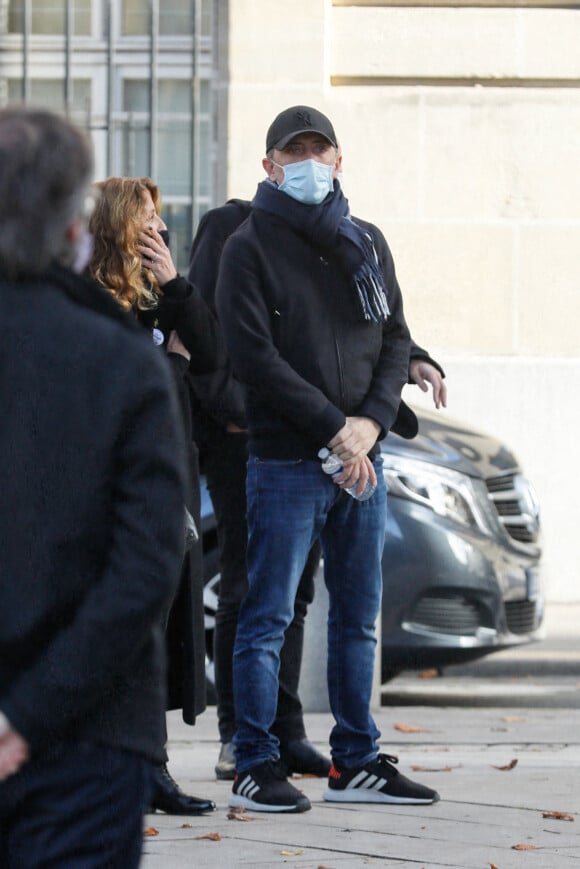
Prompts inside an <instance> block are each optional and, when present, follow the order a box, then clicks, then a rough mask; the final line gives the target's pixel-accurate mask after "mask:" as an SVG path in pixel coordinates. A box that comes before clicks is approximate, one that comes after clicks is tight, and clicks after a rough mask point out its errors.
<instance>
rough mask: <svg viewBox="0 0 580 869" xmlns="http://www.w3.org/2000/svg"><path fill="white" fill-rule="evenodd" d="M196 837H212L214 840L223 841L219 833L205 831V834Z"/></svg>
mask: <svg viewBox="0 0 580 869" xmlns="http://www.w3.org/2000/svg"><path fill="white" fill-rule="evenodd" d="M195 838H196V839H211V841H212V842H221V840H222V837H221V836H220V834H219V833H204V834H203V836H196V837H195Z"/></svg>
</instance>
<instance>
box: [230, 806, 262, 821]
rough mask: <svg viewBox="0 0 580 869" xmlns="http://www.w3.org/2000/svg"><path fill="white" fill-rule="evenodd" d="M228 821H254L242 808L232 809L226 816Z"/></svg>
mask: <svg viewBox="0 0 580 869" xmlns="http://www.w3.org/2000/svg"><path fill="white" fill-rule="evenodd" d="M226 818H227V819H228V821H255V820H256V819H255V818H253V817H252V816H251V815H248V814H247V813H246V810H245V808H244V807H243V806H235V807H234V808H233V809H230V810H229V812H228V813H227V815H226Z"/></svg>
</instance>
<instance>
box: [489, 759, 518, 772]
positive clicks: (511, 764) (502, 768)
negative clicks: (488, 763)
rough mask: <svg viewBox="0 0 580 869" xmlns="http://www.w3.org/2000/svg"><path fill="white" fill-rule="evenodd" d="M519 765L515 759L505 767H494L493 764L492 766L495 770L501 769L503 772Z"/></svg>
mask: <svg viewBox="0 0 580 869" xmlns="http://www.w3.org/2000/svg"><path fill="white" fill-rule="evenodd" d="M517 765H518V760H517V758H515V757H514V759H513V760H510V762H509V763H506V765H505V766H493V764H492V766H493V768H494V769H499V770H500V771H501V772H506V771H509V770H510V769H513V768H514V767H516V766H517Z"/></svg>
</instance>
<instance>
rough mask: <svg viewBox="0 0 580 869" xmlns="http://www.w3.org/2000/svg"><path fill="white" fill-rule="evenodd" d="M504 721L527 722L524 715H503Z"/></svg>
mask: <svg viewBox="0 0 580 869" xmlns="http://www.w3.org/2000/svg"><path fill="white" fill-rule="evenodd" d="M501 720H502V721H526V718H525V717H524V716H523V715H502V718H501Z"/></svg>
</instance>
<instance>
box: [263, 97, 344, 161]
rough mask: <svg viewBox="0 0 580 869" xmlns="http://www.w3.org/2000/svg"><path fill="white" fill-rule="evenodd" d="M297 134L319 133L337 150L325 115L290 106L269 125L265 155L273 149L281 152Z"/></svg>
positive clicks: (333, 134) (334, 135)
mask: <svg viewBox="0 0 580 869" xmlns="http://www.w3.org/2000/svg"><path fill="white" fill-rule="evenodd" d="M299 133H320V135H321V136H324V138H325V139H328V141H329V142H330V144H331V145H334V147H335V148H338V144H337V139H336V133H335V132H334V129H333V127H332V124H331V123H330V121H329V120H328V118H327V117H326V115H323V114H322V112H319V111H318V110H317V109H313V108H311V107H310V106H291V107H290V108H289V109H284V111H283V112H280V114H279V115H278V116H277V117H276V118H275V119H274V121H273V122H272V124H271V125H270V128H269V130H268V132H267V134H266V153H268V151H271V150H272V149H273V148H275V149H276V150H277V151H282V149H283V148H285V147H286V145H287V144H288V142H289V141H290V139H293V138H294V136H298V135H299Z"/></svg>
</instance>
